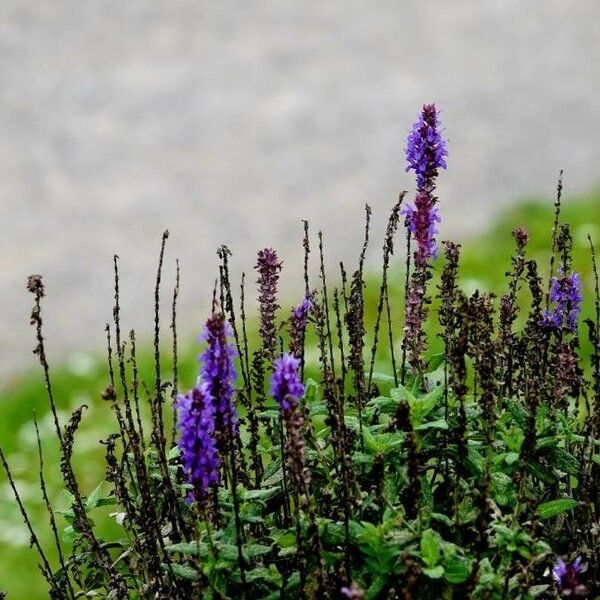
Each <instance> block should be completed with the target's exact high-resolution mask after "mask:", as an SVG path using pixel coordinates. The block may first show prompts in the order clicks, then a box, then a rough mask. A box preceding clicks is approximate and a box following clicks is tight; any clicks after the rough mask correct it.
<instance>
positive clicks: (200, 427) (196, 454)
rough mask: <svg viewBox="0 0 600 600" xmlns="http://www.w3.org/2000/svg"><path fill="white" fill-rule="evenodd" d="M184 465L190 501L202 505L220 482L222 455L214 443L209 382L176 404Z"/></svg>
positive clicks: (180, 397) (213, 420)
mask: <svg viewBox="0 0 600 600" xmlns="http://www.w3.org/2000/svg"><path fill="white" fill-rule="evenodd" d="M176 407H177V411H178V420H177V429H178V430H179V441H178V443H177V445H178V446H179V450H180V451H181V464H182V466H183V471H184V472H185V473H186V475H187V477H188V481H189V482H190V483H191V484H192V485H193V486H194V489H193V490H192V492H191V493H190V497H189V499H190V501H193V500H196V501H198V502H202V501H203V500H204V499H205V498H206V494H207V492H208V489H209V487H210V486H211V485H213V484H216V483H218V482H219V455H218V453H217V446H216V442H215V438H214V435H215V415H214V407H213V399H212V397H211V395H210V392H209V390H208V385H207V384H206V383H203V384H200V385H199V386H197V387H195V388H194V389H193V390H191V391H190V392H188V393H187V394H186V395H185V396H184V395H179V396H178V397H177V401H176Z"/></svg>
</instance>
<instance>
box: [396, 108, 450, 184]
mask: <svg viewBox="0 0 600 600" xmlns="http://www.w3.org/2000/svg"><path fill="white" fill-rule="evenodd" d="M440 124H441V123H440V119H439V116H438V112H437V111H436V108H435V104H424V105H423V110H422V112H421V114H420V115H419V118H418V119H417V121H416V122H415V123H414V125H413V126H412V129H411V131H410V133H409V134H408V140H407V143H406V161H407V162H408V166H407V167H406V170H407V171H410V170H413V171H414V172H415V174H416V176H417V188H418V189H419V190H420V191H428V192H431V191H432V190H433V188H434V187H435V178H436V177H437V174H438V169H440V168H441V169H446V168H447V165H446V156H448V150H447V149H446V142H445V141H444V139H443V138H442V135H441V133H440V131H439V127H440Z"/></svg>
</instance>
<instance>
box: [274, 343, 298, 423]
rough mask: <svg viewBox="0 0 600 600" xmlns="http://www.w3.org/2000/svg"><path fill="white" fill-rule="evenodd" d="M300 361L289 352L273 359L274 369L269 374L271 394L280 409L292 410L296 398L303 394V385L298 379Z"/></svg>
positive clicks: (295, 404) (295, 403) (296, 403)
mask: <svg viewBox="0 0 600 600" xmlns="http://www.w3.org/2000/svg"><path fill="white" fill-rule="evenodd" d="M299 366H300V361H299V360H298V359H297V358H296V357H294V356H292V355H291V354H284V355H282V356H280V357H279V358H277V359H275V371H274V372H273V375H272V376H271V396H273V398H275V400H277V402H278V403H279V406H280V407H281V410H283V411H284V412H285V411H288V410H294V409H295V408H296V406H298V400H300V398H301V397H302V396H304V385H303V384H302V382H301V381H300V376H299V374H298V367H299Z"/></svg>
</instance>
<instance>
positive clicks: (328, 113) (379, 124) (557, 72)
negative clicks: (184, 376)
mask: <svg viewBox="0 0 600 600" xmlns="http://www.w3.org/2000/svg"><path fill="white" fill-rule="evenodd" d="M598 23H600V2H598V1H597V0H590V1H578V0H572V1H570V2H566V1H564V0H561V1H558V0H544V1H543V2H540V1H539V0H535V1H534V0H495V1H491V0H477V1H475V0H472V1H464V0H452V1H449V0H435V1H432V0H429V1H427V2H416V1H415V2H408V1H406V2H400V1H399V0H393V1H391V0H390V1H381V2H355V1H352V0H345V1H341V0H331V1H330V2H322V1H313V0H308V1H303V2H290V1H287V0H286V1H281V0H279V1H276V0H264V1H262V2H251V1H248V0H244V1H239V2H228V1H223V2H209V1H204V2H190V1H187V2H185V1H180V0H170V1H169V2H159V1H157V0H144V1H141V0H127V1H125V2H124V1H123V0H102V1H100V0H85V1H84V2H81V1H75V0H57V1H52V2H49V1H41V2H37V1H35V2H34V1H33V0H2V2H1V3H0V222H1V223H2V237H1V238H0V290H1V294H0V359H1V360H0V374H3V375H5V378H4V383H6V382H7V381H9V379H8V378H7V377H6V376H7V375H9V374H11V373H14V372H15V371H18V370H21V369H23V368H25V367H26V366H28V365H31V364H33V359H32V357H31V356H30V350H31V347H32V346H33V341H32V332H31V331H30V327H29V325H28V313H29V310H30V298H29V297H28V294H27V293H26V291H25V279H26V276H27V275H28V274H29V273H31V272H40V273H43V274H44V276H45V281H46V286H47V296H48V297H47V301H46V304H45V309H44V310H45V315H46V325H47V337H48V353H49V355H50V357H51V358H53V359H55V360H56V359H59V358H64V357H66V356H68V355H69V354H70V353H71V352H77V351H81V350H86V349H101V348H102V346H103V339H104V333H103V328H104V323H105V322H106V320H107V319H108V318H109V317H110V313H111V294H112V290H111V288H112V284H111V268H112V264H111V260H112V255H113V253H114V252H116V253H118V254H119V255H120V257H121V261H122V269H123V294H124V298H123V313H124V315H123V316H124V318H125V321H126V327H127V328H128V327H129V326H132V327H136V328H139V329H140V331H141V330H143V329H144V328H146V330H148V331H149V330H150V328H149V324H150V318H151V303H152V285H153V277H154V270H155V262H156V255H157V252H158V243H159V239H160V234H161V232H162V231H163V229H165V228H169V229H170V231H171V238H170V240H169V248H168V252H167V262H166V264H167V266H168V268H169V270H170V271H172V267H173V261H174V257H175V256H178V257H179V258H180V259H181V261H182V287H183V289H182V294H181V312H180V317H181V326H182V330H183V329H185V330H187V331H188V332H190V335H191V333H193V332H195V331H196V330H198V329H199V327H200V323H201V320H202V319H203V318H204V316H205V308H206V299H207V297H208V294H209V293H210V292H209V290H210V288H211V285H212V280H213V278H214V274H215V271H214V265H215V259H216V257H215V249H216V247H217V245H218V244H219V243H221V242H224V243H226V244H227V245H228V246H229V247H230V248H231V249H232V250H233V252H234V256H233V261H234V262H235V264H236V273H238V272H239V269H241V268H244V269H246V270H251V267H252V264H253V256H254V252H255V251H256V250H257V249H258V248H259V247H261V246H264V245H274V246H275V247H277V248H278V249H279V250H280V253H281V255H282V256H283V257H284V258H285V261H286V265H287V266H288V267H292V266H294V265H295V264H297V263H298V262H299V257H300V250H299V242H300V219H301V218H303V217H306V218H308V219H309V220H310V221H311V222H312V223H313V224H314V228H315V230H316V228H318V227H320V228H322V229H323V231H324V234H325V239H326V244H327V246H328V248H329V256H330V257H331V263H332V265H335V264H336V263H335V261H334V258H335V257H338V256H339V257H342V258H344V259H345V260H351V259H352V260H353V258H354V256H355V254H356V252H355V249H356V246H357V244H358V240H359V238H360V235H361V229H362V223H361V216H360V215H361V213H362V206H363V204H364V203H365V202H368V203H369V204H371V205H372V206H373V209H374V211H375V217H376V218H375V224H376V226H378V227H380V228H381V226H382V223H383V221H384V219H385V215H386V213H387V212H388V210H389V208H390V207H391V205H392V204H393V202H394V200H395V197H396V196H397V193H398V191H399V190H401V189H403V188H408V189H412V180H411V177H410V176H409V175H407V174H405V173H404V163H403V154H402V149H403V146H404V137H405V135H406V133H407V131H408V129H409V127H410V124H411V122H412V121H413V120H414V118H415V116H416V113H417V112H418V110H419V107H420V105H421V104H422V103H423V102H425V101H432V100H435V101H436V102H437V104H438V106H439V107H440V108H441V109H442V111H443V112H442V116H443V119H444V122H445V125H446V136H447V138H448V140H449V149H450V157H449V160H448V163H449V167H450V170H449V171H448V172H447V173H443V174H442V176H441V185H440V197H441V202H442V205H441V206H442V213H443V216H444V231H443V233H444V234H446V235H459V234H460V235H464V234H469V233H472V232H476V231H479V230H480V229H481V228H482V226H484V224H485V223H487V222H488V221H489V219H490V218H491V217H492V215H493V214H494V213H496V211H497V210H498V209H499V208H500V207H501V206H502V205H504V204H505V203H506V202H510V201H514V200H515V199H518V198H521V197H523V196H524V195H531V194H543V195H550V194H552V192H553V189H554V187H555V179H556V175H557V172H558V170H559V169H560V168H561V167H562V168H564V169H565V172H566V176H565V183H566V187H567V190H568V191H570V192H573V193H579V192H585V191H587V190H589V189H591V187H593V186H594V185H595V184H597V183H598V181H599V179H600V177H599V174H598V169H597V167H598V156H599V154H600V103H599V101H598V98H600V67H599V66H598V65H599V64H600V28H599V26H598ZM380 239H381V236H380V235H378V236H375V237H374V242H375V244H376V246H377V247H379V245H380ZM377 254H379V251H377ZM290 270H291V269H290ZM252 280H253V277H250V281H252ZM171 282H172V276H171V275H170V274H169V276H168V277H166V278H165V285H166V286H170V285H171ZM283 285H284V286H285V290H286V292H285V293H286V294H287V295H288V296H291V295H292V294H293V292H294V291H295V290H297V289H298V283H297V281H296V280H295V279H294V278H292V277H291V276H289V277H288V278H286V277H284V279H283ZM166 293H167V287H165V294H166ZM169 293H170V292H169ZM79 363H81V361H79ZM79 363H77V364H79ZM0 385H1V384H0Z"/></svg>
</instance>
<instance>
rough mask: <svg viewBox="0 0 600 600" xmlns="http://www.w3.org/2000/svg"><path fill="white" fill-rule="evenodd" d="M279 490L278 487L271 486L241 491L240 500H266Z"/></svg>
mask: <svg viewBox="0 0 600 600" xmlns="http://www.w3.org/2000/svg"><path fill="white" fill-rule="evenodd" d="M279 491H281V490H280V488H278V487H271V488H267V489H262V490H246V491H244V492H242V500H243V501H244V502H252V501H253V500H268V499H269V498H272V497H273V496H275V495H276V494H277V493H278V492H279Z"/></svg>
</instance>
